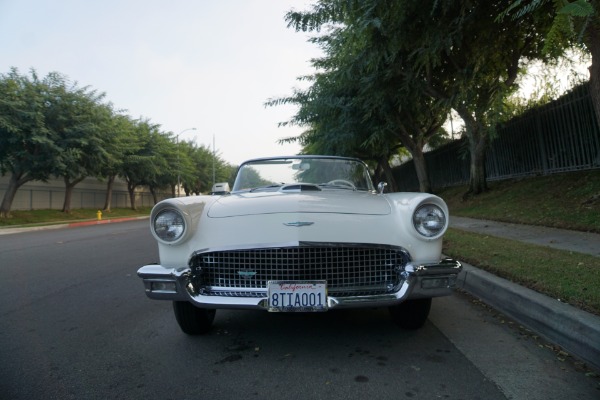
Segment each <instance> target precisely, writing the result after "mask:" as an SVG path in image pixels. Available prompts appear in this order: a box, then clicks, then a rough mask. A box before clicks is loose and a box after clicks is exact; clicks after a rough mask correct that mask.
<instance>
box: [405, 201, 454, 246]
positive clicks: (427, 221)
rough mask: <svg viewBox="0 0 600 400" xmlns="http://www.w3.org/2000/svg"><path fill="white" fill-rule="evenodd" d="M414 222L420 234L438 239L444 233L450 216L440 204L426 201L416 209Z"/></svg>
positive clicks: (413, 217) (427, 237)
mask: <svg viewBox="0 0 600 400" xmlns="http://www.w3.org/2000/svg"><path fill="white" fill-rule="evenodd" d="M412 223H413V226H414V228H415V230H416V231H417V233H419V235H421V236H422V237H424V238H426V239H436V238H438V237H440V236H441V235H443V234H444V232H445V230H446V226H447V223H448V216H447V214H446V212H445V211H444V209H443V208H442V207H440V206H439V205H437V204H433V203H425V204H421V205H420V206H419V207H417V208H416V209H415V211H414V213H413V216H412Z"/></svg>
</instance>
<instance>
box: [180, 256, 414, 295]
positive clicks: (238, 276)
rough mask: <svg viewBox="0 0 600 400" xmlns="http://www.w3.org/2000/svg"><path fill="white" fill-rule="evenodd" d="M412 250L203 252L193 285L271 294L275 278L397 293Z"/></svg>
mask: <svg viewBox="0 0 600 400" xmlns="http://www.w3.org/2000/svg"><path fill="white" fill-rule="evenodd" d="M408 261H409V256H408V254H407V253H406V252H405V251H404V250H402V249H399V248H395V247H374V246H369V245H365V247H361V246H352V245H347V246H340V245H338V246H298V247H284V248H260V249H250V250H233V251H216V252H205V253H198V254H195V255H194V256H193V257H192V260H191V263H190V264H191V267H192V271H193V272H192V274H193V278H192V283H193V284H194V286H195V287H196V288H197V289H198V290H201V291H202V293H203V294H205V295H211V294H213V295H221V296H246V297H247V296H252V297H264V296H266V289H267V282H268V281H270V280H294V281H302V280H326V281H327V287H328V292H329V294H330V295H334V296H338V297H344V296H358V295H373V294H383V293H389V292H391V291H394V290H395V288H396V287H397V286H398V285H399V284H400V283H401V282H402V276H401V272H402V271H403V270H404V266H405V265H406V263H407V262H408Z"/></svg>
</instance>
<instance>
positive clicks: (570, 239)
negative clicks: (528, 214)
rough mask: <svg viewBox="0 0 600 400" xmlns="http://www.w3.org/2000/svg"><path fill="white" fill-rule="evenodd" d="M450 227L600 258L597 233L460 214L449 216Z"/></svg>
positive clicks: (599, 244)
mask: <svg viewBox="0 0 600 400" xmlns="http://www.w3.org/2000/svg"><path fill="white" fill-rule="evenodd" d="M450 227H451V228H456V229H460V230H463V231H469V232H475V233H481V234H484V235H490V236H498V237H502V238H506V239H514V240H519V241H521V242H526V243H531V244H536V245H539V246H547V247H552V248H555V249H560V250H568V251H575V252H578V253H585V254H591V255H593V256H596V257H600V234H597V233H587V232H577V231H568V230H564V229H556V228H547V227H544V226H532V225H520V224H509V223H506V222H496V221H488V220H483V219H473V218H463V217H451V218H450Z"/></svg>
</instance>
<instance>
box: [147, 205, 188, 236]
mask: <svg viewBox="0 0 600 400" xmlns="http://www.w3.org/2000/svg"><path fill="white" fill-rule="evenodd" d="M153 229H154V232H155V233H156V236H158V237H159V238H160V239H161V240H164V241H165V242H175V241H177V240H178V239H179V238H181V236H183V233H184V232H185V219H184V218H183V215H181V213H180V212H179V211H177V210H174V209H172V208H167V209H165V210H162V211H160V212H159V213H158V214H156V217H154V222H153Z"/></svg>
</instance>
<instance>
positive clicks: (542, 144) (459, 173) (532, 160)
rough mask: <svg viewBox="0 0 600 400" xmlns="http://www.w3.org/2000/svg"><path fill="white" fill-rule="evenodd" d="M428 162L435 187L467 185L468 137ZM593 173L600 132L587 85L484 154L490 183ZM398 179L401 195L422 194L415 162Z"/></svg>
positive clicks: (529, 116) (505, 133)
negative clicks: (409, 193) (582, 171)
mask: <svg viewBox="0 0 600 400" xmlns="http://www.w3.org/2000/svg"><path fill="white" fill-rule="evenodd" d="M425 160H426V163H427V169H428V173H429V177H430V180H431V184H432V187H434V188H443V187H447V186H456V185H462V184H465V183H468V182H469V162H470V156H469V152H468V149H467V142H466V140H465V139H464V138H463V139H459V140H456V141H454V142H452V143H449V144H447V145H445V146H443V147H440V148H438V149H436V150H433V151H430V152H428V153H426V154H425ZM593 168H600V127H599V126H598V121H597V120H596V116H595V114H594V110H593V106H592V102H591V99H590V93H589V85H588V84H585V85H581V86H578V87H577V88H575V89H573V90H572V91H571V92H569V93H567V94H566V95H564V96H562V97H561V98H559V99H557V100H556V101H553V102H552V103H549V104H546V105H545V106H542V107H539V108H536V109H533V110H530V111H529V112H527V113H525V114H524V115H522V116H520V117H518V118H515V119H513V120H511V121H509V122H508V123H506V124H504V125H503V126H500V127H498V129H497V135H496V137H495V138H494V140H493V141H492V143H491V146H490V148H489V149H488V151H487V153H486V176H487V179H488V180H490V181H493V180H502V179H509V178H514V177H519V176H532V175H540V174H543V175H546V174H552V173H558V172H565V171H575V170H583V169H593ZM394 176H395V177H396V181H397V183H398V186H399V187H400V190H402V191H417V190H419V184H418V181H417V178H416V172H415V168H414V164H413V162H412V160H410V161H408V162H406V163H404V164H402V165H400V166H398V167H396V168H394Z"/></svg>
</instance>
